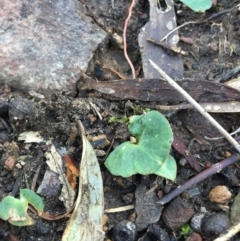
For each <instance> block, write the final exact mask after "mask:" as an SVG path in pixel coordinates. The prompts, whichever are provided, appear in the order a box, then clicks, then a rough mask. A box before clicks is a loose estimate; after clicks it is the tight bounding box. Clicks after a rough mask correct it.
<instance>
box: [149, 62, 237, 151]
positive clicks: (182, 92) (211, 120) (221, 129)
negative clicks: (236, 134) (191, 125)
mask: <svg viewBox="0 0 240 241" xmlns="http://www.w3.org/2000/svg"><path fill="white" fill-rule="evenodd" d="M149 62H150V64H151V65H152V66H153V68H154V69H155V70H157V71H158V73H159V74H160V75H161V76H162V77H163V78H164V79H165V80H166V81H167V82H168V83H169V84H170V85H171V86H172V87H173V88H174V89H175V90H177V91H178V92H179V93H180V94H182V95H183V96H184V98H185V99H186V100H187V101H188V102H189V103H191V104H192V105H193V106H194V107H195V108H196V109H197V110H198V111H199V112H200V113H201V114H202V115H203V116H204V117H205V118H206V119H207V120H209V121H210V123H211V124H212V125H213V126H214V127H215V128H216V129H217V130H218V131H219V132H220V133H221V134H222V135H223V136H224V137H225V138H226V139H227V140H228V141H229V142H230V143H231V144H232V145H233V147H234V148H235V149H236V150H237V151H238V152H239V153H240V145H239V143H238V142H237V141H236V140H235V139H234V138H233V137H232V136H231V135H230V134H229V133H228V132H227V131H226V130H225V129H224V128H223V127H222V126H221V125H220V124H219V123H218V122H217V121H216V120H215V119H214V118H213V117H212V116H211V115H209V114H208V113H207V112H206V110H204V109H203V108H202V106H200V105H199V104H198V103H197V102H196V101H195V100H194V99H193V98H192V97H191V96H190V95H189V94H188V93H187V92H186V91H185V90H183V89H182V87H180V86H179V85H178V84H177V83H176V82H175V81H174V80H173V79H172V78H170V77H169V76H168V75H167V74H166V73H165V72H164V71H163V70H162V69H161V68H159V67H158V66H157V65H156V64H155V63H154V62H153V61H151V60H149Z"/></svg>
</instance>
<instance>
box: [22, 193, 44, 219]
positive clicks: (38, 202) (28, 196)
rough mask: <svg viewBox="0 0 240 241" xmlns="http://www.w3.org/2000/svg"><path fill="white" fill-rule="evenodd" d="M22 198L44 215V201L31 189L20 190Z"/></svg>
mask: <svg viewBox="0 0 240 241" xmlns="http://www.w3.org/2000/svg"><path fill="white" fill-rule="evenodd" d="M20 198H21V199H23V200H24V199H25V200H26V201H27V202H28V203H30V204H31V205H32V206H33V207H34V208H35V209H36V210H37V211H38V214H39V215H41V214H42V212H43V201H42V199H41V198H40V197H39V196H38V195H37V194H36V193H35V192H33V191H32V190H30V189H20Z"/></svg>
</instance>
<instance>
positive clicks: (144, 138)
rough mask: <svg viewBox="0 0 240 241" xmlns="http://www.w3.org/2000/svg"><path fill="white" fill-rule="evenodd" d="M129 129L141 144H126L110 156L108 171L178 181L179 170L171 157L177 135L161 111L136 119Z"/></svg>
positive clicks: (136, 117) (107, 162) (126, 175)
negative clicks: (161, 177) (176, 179)
mask: <svg viewBox="0 0 240 241" xmlns="http://www.w3.org/2000/svg"><path fill="white" fill-rule="evenodd" d="M128 129H129V131H130V133H131V135H132V136H134V137H135V138H136V140H137V143H136V144H133V143H131V142H129V141H128V142H125V143H122V144H121V145H119V146H118V147H117V148H116V149H115V150H114V151H113V152H112V153H110V155H109V156H108V158H107V160H106V162H105V166H106V167H107V168H108V170H109V171H110V172H111V173H112V174H113V175H117V176H118V175H120V176H123V177H129V176H132V175H134V174H136V173H140V174H142V175H148V174H151V173H154V174H156V175H159V176H163V177H165V178H168V179H170V180H174V179H175V177H176V171H177V168H176V163H175V160H174V158H173V157H172V156H170V155H169V151H170V148H171V143H172V141H173V133H172V130H171V127H170V125H169V123H168V121H167V119H166V118H165V117H164V116H163V115H162V114H160V113H159V112H157V111H149V112H148V113H147V114H145V115H140V116H136V115H135V116H132V117H131V119H130V122H129V125H128Z"/></svg>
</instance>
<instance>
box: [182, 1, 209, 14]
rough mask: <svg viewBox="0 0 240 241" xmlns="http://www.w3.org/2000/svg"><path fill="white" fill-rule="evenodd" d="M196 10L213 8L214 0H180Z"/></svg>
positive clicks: (202, 10)
mask: <svg viewBox="0 0 240 241" xmlns="http://www.w3.org/2000/svg"><path fill="white" fill-rule="evenodd" d="M180 1H181V2H183V3H184V4H185V5H187V6H188V7H189V8H191V9H192V10H193V11H195V12H204V11H206V10H207V9H209V8H211V6H212V0H180Z"/></svg>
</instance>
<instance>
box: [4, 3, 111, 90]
mask: <svg viewBox="0 0 240 241" xmlns="http://www.w3.org/2000/svg"><path fill="white" fill-rule="evenodd" d="M0 8H1V11H0V83H7V84H9V85H10V86H12V87H15V88H21V89H26V90H36V91H38V92H41V93H46V92H47V93H52V92H54V91H55V90H65V91H70V90H72V88H73V86H74V84H75V83H76V81H77V80H78V79H79V77H80V72H81V71H83V72H84V71H86V69H87V66H88V62H89V61H90V60H91V58H92V56H93V51H94V50H95V49H96V48H97V46H98V45H99V43H100V42H101V41H102V40H103V39H104V38H105V36H106V33H105V32H103V30H101V29H100V28H99V27H98V26H96V25H94V24H92V22H91V19H90V18H89V17H86V15H85V7H84V6H83V5H82V4H81V3H80V2H79V1H77V0H52V1H48V0H41V1H39V0H37V1H27V0H23V1H12V0H11V1H7V0H2V1H1V3H0Z"/></svg>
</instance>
